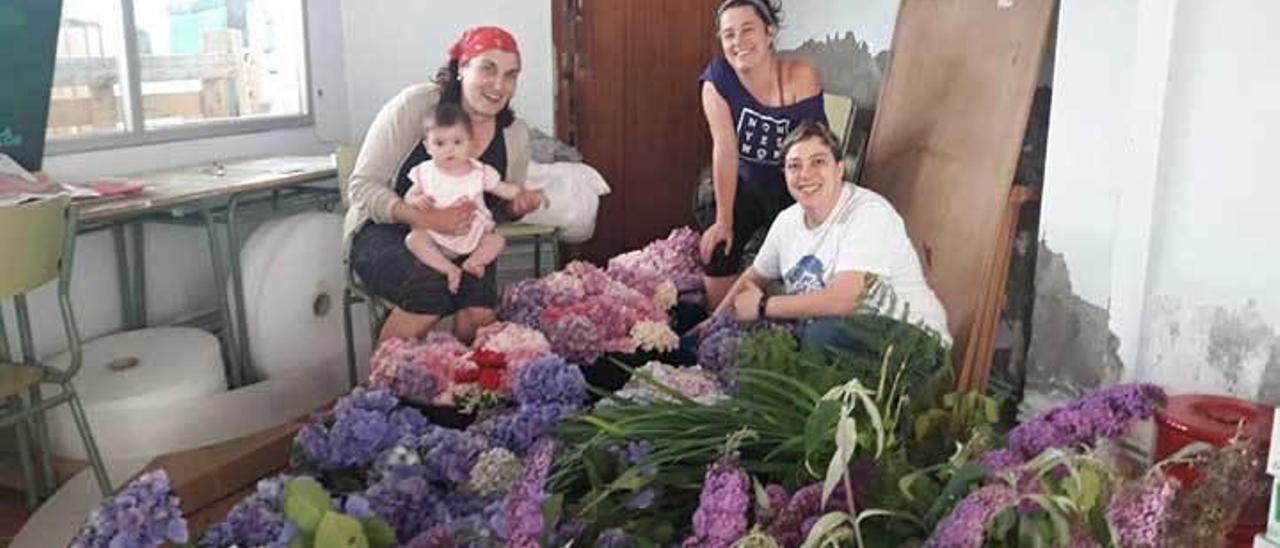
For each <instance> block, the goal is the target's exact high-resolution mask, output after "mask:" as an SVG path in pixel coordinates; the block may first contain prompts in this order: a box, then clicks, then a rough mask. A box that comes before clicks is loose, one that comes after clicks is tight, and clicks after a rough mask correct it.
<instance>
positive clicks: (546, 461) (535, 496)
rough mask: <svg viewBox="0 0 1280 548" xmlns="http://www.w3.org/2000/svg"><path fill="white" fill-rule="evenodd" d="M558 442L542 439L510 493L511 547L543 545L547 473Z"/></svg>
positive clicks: (531, 450)
mask: <svg viewBox="0 0 1280 548" xmlns="http://www.w3.org/2000/svg"><path fill="white" fill-rule="evenodd" d="M555 453H556V442H555V440H553V439H551V438H543V439H541V440H539V441H538V442H537V443H536V444H535V445H534V446H533V448H532V449H530V450H529V456H528V458H527V459H526V463H525V467H524V471H523V472H522V473H521V475H520V480H519V481H517V482H516V484H515V486H513V487H512V488H511V492H510V493H509V494H507V501H506V515H507V546H508V547H510V548H538V547H539V546H541V541H542V533H543V529H544V524H543V520H542V500H543V498H544V497H545V487H546V482H547V474H548V473H549V472H550V470H551V461H552V459H553V458H554V457H555Z"/></svg>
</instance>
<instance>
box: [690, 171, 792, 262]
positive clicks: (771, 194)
mask: <svg viewBox="0 0 1280 548" xmlns="http://www.w3.org/2000/svg"><path fill="white" fill-rule="evenodd" d="M793 203H795V200H793V199H792V198H791V194H789V193H787V190H786V189H780V190H779V191H775V190H765V189H759V188H753V187H750V186H748V185H744V184H741V183H739V184H738V192H737V193H735V194H734V197H733V245H732V246H730V247H729V251H728V253H726V252H725V249H724V244H720V245H719V246H717V247H716V248H715V250H713V251H712V252H711V262H709V263H707V268H706V273H707V276H710V277H712V278H721V277H725V276H737V275H738V274H740V273H741V272H742V270H743V266H744V265H743V264H742V255H743V252H744V251H745V250H746V247H747V244H748V243H750V242H751V238H752V237H753V236H755V234H756V231H758V230H760V229H762V228H763V229H765V230H768V229H769V226H770V225H772V224H773V219H774V218H775V217H777V216H778V213H780V212H782V210H784V209H786V208H787V207H788V206H790V205H791V204H793Z"/></svg>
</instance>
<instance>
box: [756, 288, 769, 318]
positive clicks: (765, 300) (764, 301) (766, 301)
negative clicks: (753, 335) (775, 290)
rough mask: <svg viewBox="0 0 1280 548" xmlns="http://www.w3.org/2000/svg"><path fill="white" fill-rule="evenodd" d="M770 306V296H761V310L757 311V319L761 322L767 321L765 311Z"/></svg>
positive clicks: (765, 294)
mask: <svg viewBox="0 0 1280 548" xmlns="http://www.w3.org/2000/svg"><path fill="white" fill-rule="evenodd" d="M768 305H769V294H768V293H762V294H760V308H759V309H758V310H756V319H759V320H763V319H765V314H764V310H765V307H766V306H768Z"/></svg>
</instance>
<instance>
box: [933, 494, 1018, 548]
mask: <svg viewBox="0 0 1280 548" xmlns="http://www.w3.org/2000/svg"><path fill="white" fill-rule="evenodd" d="M1017 498H1018V494H1017V492H1015V491H1014V490H1013V488H1011V487H1009V486H1008V485H1004V484H992V485H988V486H986V487H982V488H980V489H978V490H977V491H974V492H972V493H970V494H969V496H967V497H965V498H964V500H962V501H960V504H957V505H956V507H955V509H953V510H952V511H951V514H950V515H948V516H947V518H946V519H945V520H943V521H942V523H940V524H938V528H937V529H936V530H934V532H933V535H931V536H930V537H929V540H928V541H926V542H925V545H924V546H925V548H979V547H981V546H982V544H983V542H982V541H983V539H984V538H985V536H986V530H987V524H988V523H990V522H991V520H992V519H993V518H995V517H996V516H997V515H999V514H1000V512H1003V511H1004V510H1005V509H1006V508H1009V507H1010V505H1012V504H1013V503H1014V502H1015V501H1016V500H1017Z"/></svg>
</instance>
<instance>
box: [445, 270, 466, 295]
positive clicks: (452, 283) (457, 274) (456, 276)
mask: <svg viewBox="0 0 1280 548" xmlns="http://www.w3.org/2000/svg"><path fill="white" fill-rule="evenodd" d="M444 279H445V281H446V282H448V284H449V292H450V293H453V294H454V295H457V294H458V289H460V288H461V287H462V269H460V268H454V269H452V270H450V271H448V272H445V273H444Z"/></svg>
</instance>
